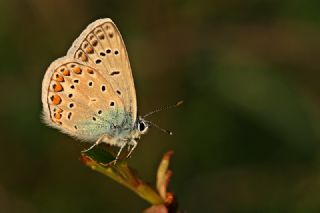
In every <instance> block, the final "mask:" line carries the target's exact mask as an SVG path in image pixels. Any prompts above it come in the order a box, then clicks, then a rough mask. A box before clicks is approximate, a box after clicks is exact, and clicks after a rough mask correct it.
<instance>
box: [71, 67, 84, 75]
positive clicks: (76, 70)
mask: <svg viewBox="0 0 320 213" xmlns="http://www.w3.org/2000/svg"><path fill="white" fill-rule="evenodd" d="M73 72H75V73H77V74H81V72H82V70H81V68H80V67H79V66H76V67H75V68H73Z"/></svg>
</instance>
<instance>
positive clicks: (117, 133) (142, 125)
mask: <svg viewBox="0 0 320 213" xmlns="http://www.w3.org/2000/svg"><path fill="white" fill-rule="evenodd" d="M148 127H149V125H148V123H147V122H146V121H145V120H144V119H142V118H141V117H139V118H138V120H137V121H136V122H135V124H134V125H133V126H132V127H131V128H130V126H129V124H128V123H126V122H125V123H122V125H115V124H111V128H110V130H109V132H108V133H106V135H105V137H104V138H103V139H102V142H105V143H108V144H110V145H115V146H122V145H123V144H129V145H131V144H132V143H134V142H137V141H138V140H139V139H140V137H141V135H143V134H145V133H146V132H147V130H148Z"/></svg>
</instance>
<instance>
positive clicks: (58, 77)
mask: <svg viewBox="0 0 320 213" xmlns="http://www.w3.org/2000/svg"><path fill="white" fill-rule="evenodd" d="M55 80H56V81H58V82H63V81H64V78H63V76H62V75H59V74H56V79H55Z"/></svg>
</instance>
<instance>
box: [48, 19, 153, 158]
mask: <svg viewBox="0 0 320 213" xmlns="http://www.w3.org/2000/svg"><path fill="white" fill-rule="evenodd" d="M42 104H43V116H42V117H43V120H44V122H45V123H46V124H47V125H49V126H51V127H54V128H56V129H58V130H60V131H62V132H63V133H66V134H68V135H70V136H72V137H75V138H77V139H80V140H82V141H86V142H90V143H93V145H92V146H91V147H90V148H89V149H91V148H93V147H94V146H96V145H98V144H100V143H107V144H109V145H113V146H117V147H119V148H120V149H119V152H118V153H117V156H116V159H118V157H119V155H120V153H121V151H122V149H123V148H124V147H125V146H128V147H129V148H128V150H129V153H128V155H127V156H128V157H129V156H130V155H131V153H132V151H133V150H134V149H135V148H136V146H137V141H138V140H139V139H140V137H141V135H143V134H145V133H146V132H147V130H148V128H149V126H150V123H149V122H147V121H146V120H145V119H144V118H142V117H140V116H138V115H137V98H136V91H135V87H134V81H133V77H132V72H131V67H130V62H129V58H128V53H127V51H126V47H125V44H124V42H123V40H122V37H121V34H120V32H119V30H118V29H117V27H116V25H115V24H114V23H113V21H112V20H111V19H109V18H104V19H99V20H96V21H94V22H93V23H91V24H90V25H89V26H88V27H87V28H86V29H85V30H84V31H83V32H82V33H81V34H80V36H79V37H78V38H77V39H76V40H75V41H74V42H73V44H72V46H71V48H70V49H69V50H68V52H67V55H66V56H63V57H61V58H59V59H57V60H55V61H54V62H52V63H51V65H50V66H49V67H48V69H47V71H46V73H45V75H44V78H43V82H42Z"/></svg>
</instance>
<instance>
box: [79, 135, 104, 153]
mask: <svg viewBox="0 0 320 213" xmlns="http://www.w3.org/2000/svg"><path fill="white" fill-rule="evenodd" d="M104 137H105V135H102V136H101V137H100V138H99V139H98V140H97V141H96V142H95V143H94V144H93V145H92V146H90V147H89V148H88V149H85V150H82V151H81V152H88V151H90V150H91V149H93V148H94V147H95V146H97V145H99V144H100V143H101V142H102V139H103V138H104Z"/></svg>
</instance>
